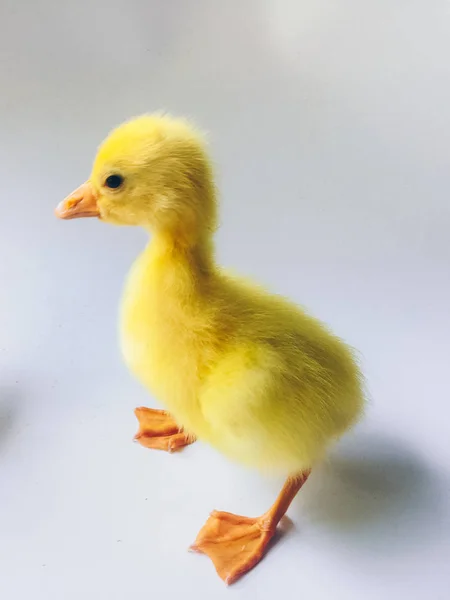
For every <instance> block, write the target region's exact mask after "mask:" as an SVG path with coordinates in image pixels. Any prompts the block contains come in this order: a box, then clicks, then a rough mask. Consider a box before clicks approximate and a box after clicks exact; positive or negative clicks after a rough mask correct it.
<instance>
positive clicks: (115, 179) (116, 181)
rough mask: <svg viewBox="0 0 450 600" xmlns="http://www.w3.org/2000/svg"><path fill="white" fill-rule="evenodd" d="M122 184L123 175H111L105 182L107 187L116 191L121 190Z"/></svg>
mask: <svg viewBox="0 0 450 600" xmlns="http://www.w3.org/2000/svg"><path fill="white" fill-rule="evenodd" d="M122 183H123V177H122V175H110V176H109V177H107V178H106V180H105V185H106V187H109V188H111V189H112V190H116V189H117V188H119V187H120V186H121V185H122Z"/></svg>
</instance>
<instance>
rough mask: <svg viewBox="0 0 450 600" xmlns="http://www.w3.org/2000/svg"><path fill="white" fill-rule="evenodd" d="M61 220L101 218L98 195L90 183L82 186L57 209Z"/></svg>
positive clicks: (57, 214) (56, 212)
mask: <svg viewBox="0 0 450 600" xmlns="http://www.w3.org/2000/svg"><path fill="white" fill-rule="evenodd" d="M55 214H56V216H57V217H59V218H60V219H78V218H81V217H99V216H100V211H99V210H98V206H97V194H96V192H95V190H94V188H93V186H92V184H91V183H90V182H89V181H86V183H83V185H80V187H79V188H77V189H76V190H75V191H73V192H72V193H71V194H69V195H68V196H67V197H66V198H64V200H63V201H62V202H60V203H59V204H58V206H57V207H56V209H55Z"/></svg>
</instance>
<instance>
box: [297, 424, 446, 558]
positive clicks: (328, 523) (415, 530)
mask: <svg viewBox="0 0 450 600" xmlns="http://www.w3.org/2000/svg"><path fill="white" fill-rule="evenodd" d="M442 487H443V480H442V474H439V473H437V472H436V471H433V470H432V469H431V468H430V467H428V466H427V464H426V462H425V460H424V459H423V458H421V457H420V456H418V455H416V454H415V453H414V452H413V451H411V449H410V448H409V447H408V446H407V445H405V444H404V443H402V442H401V441H400V440H393V439H392V438H389V437H386V436H383V435H381V434H378V435H373V434H370V435H364V436H363V435H361V436H357V437H355V438H354V439H353V441H352V442H351V443H350V444H348V445H347V446H345V447H342V448H341V449H339V450H338V451H337V452H336V454H334V455H333V456H332V457H331V458H330V460H329V461H328V462H327V463H326V464H325V465H324V466H323V467H321V468H320V469H318V471H317V472H316V473H315V475H314V476H312V477H311V483H310V485H309V486H308V488H305V493H304V495H303V498H302V500H303V502H302V504H301V511H302V514H304V513H305V512H306V513H307V514H308V516H309V518H310V519H311V520H312V521H314V524H315V525H316V526H317V525H318V526H320V527H323V528H326V529H327V531H328V534H329V535H333V534H336V535H337V536H340V537H342V541H343V542H344V543H345V544H348V545H354V546H361V547H362V546H363V547H365V548H367V549H370V550H371V551H373V552H376V551H382V552H388V553H390V554H392V553H396V552H401V551H402V550H405V549H410V548H412V547H413V546H414V545H415V544H421V545H424V544H426V541H427V538H428V539H430V540H433V539H434V538H435V537H436V534H437V532H438V531H439V529H440V528H441V527H442V526H443V525H444V520H445V510H444V506H443V498H444V494H443V489H442ZM296 508H297V510H300V505H297V507H296ZM294 510H296V509H295V508H294Z"/></svg>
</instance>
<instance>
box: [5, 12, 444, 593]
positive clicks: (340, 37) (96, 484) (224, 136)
mask: <svg viewBox="0 0 450 600" xmlns="http://www.w3.org/2000/svg"><path fill="white" fill-rule="evenodd" d="M0 23H1V25H0V27H1V35H0V40H1V41H0V44H1V46H2V48H1V53H0V57H1V58H0V60H1V66H0V68H1V81H0V84H1V90H2V93H1V96H0V106H1V110H0V119H1V123H0V125H1V131H2V134H1V137H0V159H1V165H2V169H1V171H2V193H1V200H0V202H1V219H0V250H1V260H0V280H1V283H2V286H1V291H0V369H1V371H0V589H1V594H2V597H5V598H8V600H22V599H28V598H33V599H35V600H41V599H42V600H44V599H45V600H57V599H58V600H59V599H60V598H64V599H65V600H72V599H73V600H75V599H76V600H79V599H80V598H83V599H86V600H91V599H104V598H107V599H108V600H122V599H124V598H133V597H138V598H154V597H156V595H157V594H161V595H163V597H164V598H177V597H180V594H182V597H188V598H189V597H191V596H193V595H194V594H196V596H197V597H198V598H200V599H202V600H203V599H210V598H225V597H228V596H229V595H230V594H231V596H232V597H233V598H260V599H264V598H273V597H274V595H275V594H277V595H278V596H279V595H280V593H282V592H285V593H286V597H287V598H291V597H292V598H294V597H295V598H297V597H298V598H310V599H312V600H320V599H322V598H323V599H327V600H328V599H333V600H341V599H342V600H353V599H358V600H359V599H360V598H364V599H365V600H372V599H374V600H375V599H376V600H378V599H379V598H384V599H387V600H390V599H396V600H397V599H401V598H408V600H419V599H425V598H432V599H433V600H446V599H448V598H449V594H450V591H449V588H450V574H449V570H448V565H449V564H450V468H449V464H450V443H449V425H448V423H449V418H450V407H449V386H448V369H449V367H448V361H449V351H450V343H449V340H450V320H449V301H450V275H449V266H450V235H449V226H450V208H449V207H450V203H449V191H450V169H449V157H450V152H449V133H450V61H449V56H450V3H449V2H447V1H444V0H439V1H438V0H428V2H419V1H418V0H417V1H416V0H396V1H392V0H337V1H336V0H302V1H301V2H299V1H298V0H292V1H291V2H289V1H287V0H284V1H282V0H272V1H271V2H269V1H267V2H262V1H260V0H258V1H257V0H245V1H242V0H240V1H238V0H232V1H228V2H219V1H218V0H217V1H213V0H211V1H209V2H207V1H206V0H197V1H195V2H194V1H192V2H189V1H185V2H182V1H181V0H179V1H172V2H168V1H163V0H160V1H159V2H155V1H153V2H152V1H149V0H145V1H144V0H141V1H140V2H138V1H132V0H127V1H120V0H113V1H111V2H106V0H104V1H103V2H93V3H91V2H79V3H73V4H72V3H71V4H69V3H67V2H57V1H56V0H51V1H50V0H47V1H43V0H41V1H36V0H34V1H31V0H27V1H24V2H19V3H16V2H13V1H12V0H11V1H9V0H3V2H2V4H1V21H0ZM161 107H162V108H166V109H169V110H171V111H173V112H174V113H176V114H187V115H190V116H192V117H194V118H195V119H196V121H197V122H198V123H199V125H201V126H202V127H204V128H206V129H207V130H209V131H210V133H211V147H212V152H213V154H214V158H215V160H216V162H217V163H218V181H219V185H220V187H221V190H222V196H223V202H222V223H223V227H222V229H221V231H220V234H219V236H218V253H219V257H220V259H221V260H222V261H223V262H224V263H226V264H227V265H232V266H234V267H236V268H238V269H240V270H241V271H242V272H243V273H246V274H251V275H253V276H254V277H255V278H257V279H258V280H260V281H262V282H264V283H266V284H267V285H269V286H270V287H271V288H273V289H275V290H277V291H279V292H282V293H284V294H286V295H289V296H291V297H292V298H294V299H295V300H297V301H298V302H300V303H303V304H305V305H306V306H308V307H309V308H310V309H311V310H312V311H313V312H314V313H315V314H316V315H317V316H319V317H321V318H323V319H324V320H326V321H327V322H328V323H329V324H330V325H331V326H332V327H333V328H334V330H335V331H336V332H337V333H338V334H340V335H341V336H343V337H344V338H345V339H347V340H348V341H349V342H350V343H352V344H353V345H355V346H356V347H357V348H359V350H360V351H361V354H362V356H363V361H364V366H365V372H366V375H367V378H368V384H369V388H370V393H371V397H372V403H371V407H370V410H369V412H368V416H367V419H366V421H365V422H364V423H363V424H362V425H361V426H360V427H359V429H358V430H356V431H355V432H354V433H353V434H352V435H351V436H349V437H348V438H347V439H346V440H345V441H344V442H343V444H342V445H341V446H340V447H339V448H337V449H336V450H335V451H334V453H333V454H332V455H331V456H330V459H329V462H328V464H327V465H325V466H324V467H323V468H322V469H321V470H320V472H316V473H314V474H313V476H312V477H311V481H310V483H308V485H307V486H306V487H305V489H304V491H303V492H302V493H301V494H300V496H299V498H298V501H297V502H296V503H295V505H294V506H293V507H292V509H291V511H290V516H291V518H292V519H293V521H294V525H295V528H293V529H292V530H291V531H290V532H289V533H288V534H287V535H286V536H284V537H283V538H282V540H281V541H280V543H279V544H278V545H277V546H276V547H275V548H274V549H273V550H272V551H271V552H270V554H269V555H268V556H267V558H266V560H264V562H263V564H261V565H260V566H259V567H258V568H257V569H255V570H254V571H253V572H252V573H251V574H250V575H248V576H247V577H246V578H245V579H243V580H242V581H241V582H240V583H238V584H237V585H236V586H234V588H233V589H230V590H227V589H226V588H225V587H224V585H223V584H222V582H221V581H220V580H219V579H218V577H217V576H216V574H215V572H214V569H213V567H212V565H211V564H210V562H209V560H208V559H207V558H205V557H201V556H196V555H192V554H189V553H187V552H186V548H187V547H188V545H189V544H190V543H191V542H192V541H193V539H194V538H195V535H196V532H197V530H198V529H199V527H200V526H201V525H202V524H203V522H204V520H205V519H206V517H207V515H208V512H209V511H210V510H211V509H212V508H219V509H225V510H231V511H235V512H239V513H242V514H249V515H254V514H258V513H260V512H262V511H263V510H265V509H266V508H267V507H268V505H269V504H270V503H271V502H272V500H273V498H274V497H275V495H276V493H277V491H278V485H279V482H273V481H265V480H263V479H261V478H260V477H259V476H258V475H257V474H253V473H247V472H245V471H243V470H241V469H240V468H239V467H236V466H234V465H231V464H229V463H227V462H226V461H225V460H223V459H222V458H221V457H220V456H217V455H216V454H215V453H214V452H213V451H212V450H210V449H209V448H207V447H203V446H202V445H200V444H197V445H194V446H193V447H191V448H188V449H187V450H186V451H185V452H183V453H182V454H180V455H177V456H168V455H165V454H162V453H158V452H150V451H146V450H144V449H143V448H141V447H139V446H137V445H133V444H132V443H131V438H132V435H133V433H134V431H135V429H136V423H135V419H134V416H133V413H132V409H133V408H134V407H135V406H136V405H141V404H147V405H155V400H154V399H152V398H149V397H148V396H147V394H146V392H145V391H144V390H142V389H141V388H140V387H139V386H138V385H137V384H136V383H135V382H134V381H133V380H132V379H131V378H130V376H129V375H128V373H127V372H126V370H125V368H124V366H123V365H122V363H121V360H120V356H119V353H118V350H117V345H116V331H115V327H116V323H115V319H116V308H117V304H118V299H119V295H120V290H121V286H122V281H123V278H124V275H125V273H126V271H127V269H128V267H129V265H130V263H131V261H132V259H133V258H134V256H135V255H136V253H137V252H138V251H139V249H140V248H141V247H142V245H143V243H144V237H143V234H142V233H141V232H139V231H137V230H126V229H114V228H111V227H106V226H104V225H102V224H100V223H97V222H87V221H80V222H71V223H61V222H57V221H56V219H54V217H53V213H52V211H53V208H54V206H55V205H56V204H57V203H58V202H59V200H61V198H62V197H63V196H64V195H65V194H66V193H68V192H69V191H71V190H72V189H73V188H74V187H75V186H77V185H78V184H79V183H81V182H82V181H84V179H85V178H86V176H87V175H88V173H89V169H90V163H91V160H92V159H93V156H94V153H95V149H96V146H97V144H98V143H99V142H100V141H101V140H102V138H103V137H104V135H105V134H106V133H107V131H108V130H109V128H110V127H112V126H114V125H116V124H117V123H119V122H120V121H122V120H123V119H124V118H127V117H129V116H132V115H135V114H138V113H141V112H143V111H147V110H154V109H159V108H161ZM231 596H229V597H231Z"/></svg>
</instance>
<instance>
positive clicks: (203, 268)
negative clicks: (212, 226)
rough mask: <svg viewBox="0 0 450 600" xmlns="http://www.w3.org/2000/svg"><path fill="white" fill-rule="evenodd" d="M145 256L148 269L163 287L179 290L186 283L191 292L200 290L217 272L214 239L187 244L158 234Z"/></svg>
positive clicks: (209, 237)
mask: <svg viewBox="0 0 450 600" xmlns="http://www.w3.org/2000/svg"><path fill="white" fill-rule="evenodd" d="M146 254H147V256H148V260H149V266H150V267H151V268H152V269H153V270H154V271H156V272H157V273H158V275H159V278H160V281H161V284H165V285H164V287H166V286H167V285H171V286H172V287H173V286H175V287H176V288H177V289H178V290H180V287H182V286H183V284H187V283H189V284H190V285H189V286H188V287H190V288H192V286H197V285H200V286H201V284H202V282H205V281H206V280H208V279H209V278H210V276H211V275H212V274H213V273H214V271H215V261H214V243H213V240H212V236H211V235H208V236H204V237H202V238H200V239H199V240H197V241H196V242H195V243H189V244H187V243H181V242H180V241H179V240H177V239H175V238H174V237H173V236H170V235H167V234H164V233H155V234H153V236H152V239H151V240H150V242H149V244H148V246H147V250H146ZM191 292H192V289H191Z"/></svg>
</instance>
